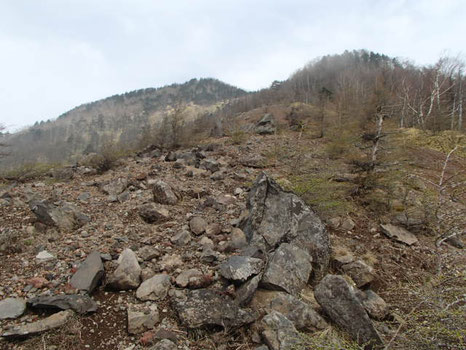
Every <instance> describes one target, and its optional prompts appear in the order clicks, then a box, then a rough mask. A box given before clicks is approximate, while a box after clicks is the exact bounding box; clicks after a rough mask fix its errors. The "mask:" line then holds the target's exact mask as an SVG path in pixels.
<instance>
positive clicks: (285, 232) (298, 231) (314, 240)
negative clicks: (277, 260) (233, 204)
mask: <svg viewBox="0 0 466 350" xmlns="http://www.w3.org/2000/svg"><path fill="white" fill-rule="evenodd" d="M247 209H248V211H249V215H248V216H247V217H246V218H245V219H244V220H242V222H241V224H240V228H241V229H242V230H243V231H244V233H245V234H246V237H247V238H248V241H249V242H250V243H252V244H255V245H258V246H261V247H262V248H263V249H264V251H270V250H271V249H274V248H276V247H277V245H279V244H280V242H290V243H292V244H293V245H295V246H298V247H301V248H302V249H304V250H306V251H307V252H308V253H309V254H310V255H311V256H312V265H313V270H314V276H315V279H316V280H319V279H320V278H322V277H323V275H324V274H325V272H326V270H327V268H328V265H329V259H330V241H329V236H328V233H327V231H326V230H325V227H324V224H323V223H322V221H321V220H320V219H319V217H318V216H317V215H316V214H315V213H314V212H313V211H312V210H311V209H310V208H309V207H308V206H307V205H306V204H305V203H304V202H303V201H302V200H301V199H300V198H299V197H298V196H296V195H295V194H294V193H290V192H285V191H284V190H283V189H282V188H281V187H280V186H279V185H278V184H277V183H276V182H275V181H274V180H272V179H271V178H270V177H268V176H267V175H266V174H265V173H262V174H261V175H259V176H258V178H257V179H256V181H255V183H254V185H253V186H252V189H251V191H250V193H249V198H248V202H247Z"/></svg>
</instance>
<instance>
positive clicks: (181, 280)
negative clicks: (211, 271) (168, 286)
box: [175, 269, 203, 288]
mask: <svg viewBox="0 0 466 350" xmlns="http://www.w3.org/2000/svg"><path fill="white" fill-rule="evenodd" d="M202 276H203V273H202V272H201V271H199V270H197V269H189V270H184V271H183V272H181V273H180V274H179V275H178V277H177V278H176V280H175V283H176V285H177V286H178V287H181V288H186V287H188V285H189V282H190V280H191V279H197V278H200V277H202Z"/></svg>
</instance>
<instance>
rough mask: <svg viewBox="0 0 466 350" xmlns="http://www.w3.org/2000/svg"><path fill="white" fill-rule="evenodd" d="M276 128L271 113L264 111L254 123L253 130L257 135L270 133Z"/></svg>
mask: <svg viewBox="0 0 466 350" xmlns="http://www.w3.org/2000/svg"><path fill="white" fill-rule="evenodd" d="M276 130H277V128H276V121H275V118H274V116H273V115H272V114H270V113H266V114H264V116H263V117H262V118H261V120H259V121H258V122H257V124H256V128H255V129H254V131H255V132H256V134H259V135H271V134H274V133H275V131H276Z"/></svg>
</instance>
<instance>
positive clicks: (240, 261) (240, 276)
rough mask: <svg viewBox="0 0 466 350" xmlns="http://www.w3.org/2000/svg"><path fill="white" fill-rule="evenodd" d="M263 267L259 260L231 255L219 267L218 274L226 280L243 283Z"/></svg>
mask: <svg viewBox="0 0 466 350" xmlns="http://www.w3.org/2000/svg"><path fill="white" fill-rule="evenodd" d="M263 265H264V262H263V261H262V260H261V259H256V258H251V257H248V256H238V255H233V256H232V257H230V258H229V259H228V260H227V261H225V262H224V263H223V264H222V265H220V274H221V275H222V276H223V277H225V278H226V279H229V280H233V281H241V282H244V281H246V280H247V279H248V278H249V277H251V276H252V275H257V274H258V273H259V272H261V270H262V267H263Z"/></svg>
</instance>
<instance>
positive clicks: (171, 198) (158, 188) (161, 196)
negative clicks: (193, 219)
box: [152, 180, 178, 205]
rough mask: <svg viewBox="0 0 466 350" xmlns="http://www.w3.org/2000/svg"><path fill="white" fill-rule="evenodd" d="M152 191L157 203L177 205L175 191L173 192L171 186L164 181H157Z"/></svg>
mask: <svg viewBox="0 0 466 350" xmlns="http://www.w3.org/2000/svg"><path fill="white" fill-rule="evenodd" d="M152 193H153V195H154V201H155V202H156V203H160V204H169V205H175V204H176V203H177V202H178V198H177V197H176V194H175V192H173V190H172V188H171V186H170V185H169V184H167V183H166V182H164V181H161V180H159V181H157V182H156V183H155V184H154V185H153V186H152Z"/></svg>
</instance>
